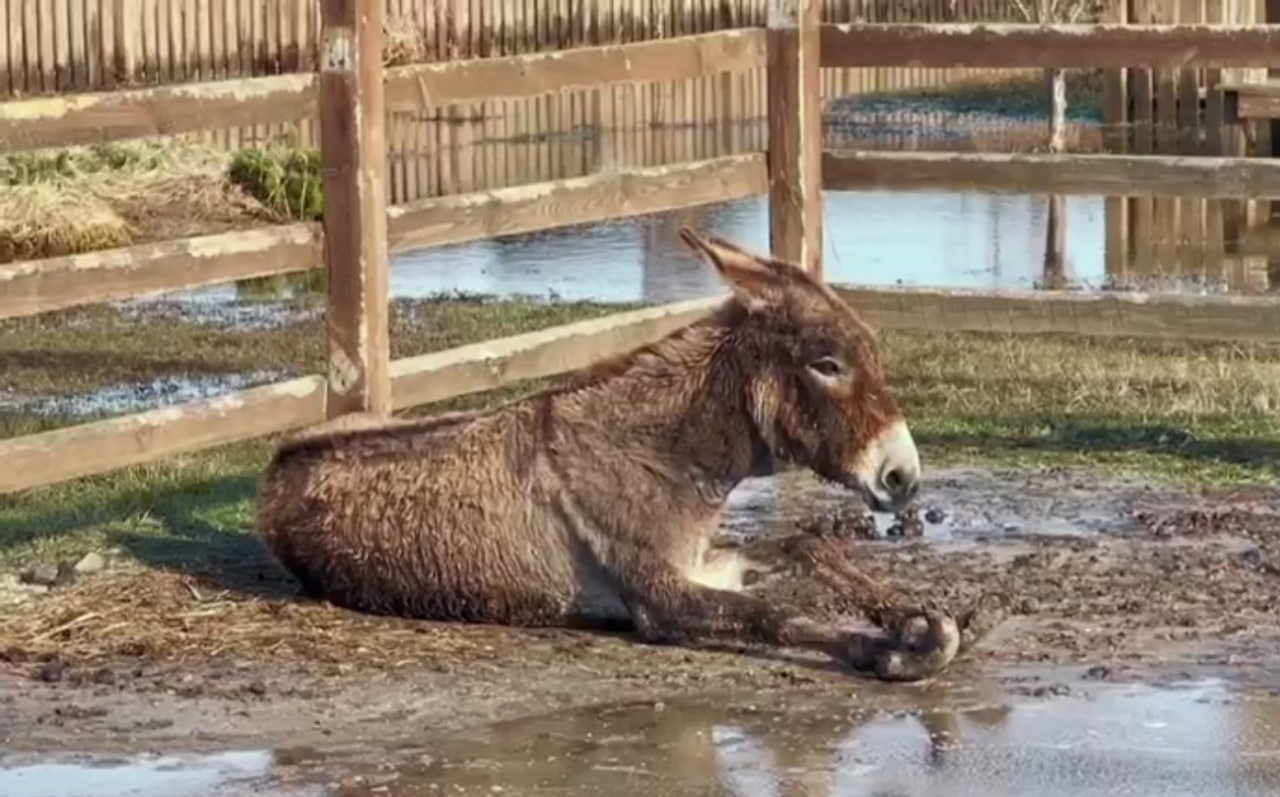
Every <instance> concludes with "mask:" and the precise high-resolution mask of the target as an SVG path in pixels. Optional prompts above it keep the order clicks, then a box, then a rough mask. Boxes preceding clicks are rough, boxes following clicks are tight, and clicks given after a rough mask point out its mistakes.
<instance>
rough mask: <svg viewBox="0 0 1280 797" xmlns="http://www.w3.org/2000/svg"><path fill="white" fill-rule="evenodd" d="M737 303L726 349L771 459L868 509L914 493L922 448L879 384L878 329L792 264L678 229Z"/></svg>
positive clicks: (894, 504) (892, 505)
mask: <svg viewBox="0 0 1280 797" xmlns="http://www.w3.org/2000/svg"><path fill="white" fill-rule="evenodd" d="M680 237H681V239H682V240H683V241H684V242H685V243H686V244H687V245H688V246H689V247H690V248H692V249H693V250H694V251H695V252H697V253H698V254H700V255H701V256H702V257H703V258H704V259H705V260H706V261H708V262H709V263H711V265H713V266H715V268H716V270H717V271H718V272H719V273H720V275H721V276H722V277H723V278H724V279H725V281H726V282H728V283H729V287H730V288H732V290H733V294H734V296H735V298H736V299H737V302H738V303H739V304H741V305H742V312H741V314H740V316H739V317H738V318H737V319H736V320H735V322H734V324H733V326H732V329H731V330H730V332H729V339H728V342H729V344H730V345H728V346H727V347H726V348H725V350H724V351H723V352H722V355H723V356H727V357H730V358H732V360H733V365H732V368H733V372H734V373H735V375H736V377H737V380H735V381H740V382H741V387H742V390H743V391H744V392H743V399H744V404H745V407H746V410H747V412H748V414H749V415H750V416H751V421H752V422H753V423H754V425H755V428H756V430H757V432H758V434H759V436H760V439H761V440H762V441H763V442H764V444H765V445H766V446H768V448H769V450H770V452H771V454H772V455H773V456H774V457H775V458H776V459H778V460H782V461H789V462H794V463H796V464H799V465H803V466H806V467H808V468H810V469H812V470H813V471H814V472H816V473H817V474H818V475H820V476H823V477H824V478H827V479H830V480H832V481H835V482H839V483H840V484H843V485H845V486H846V487H850V488H852V489H854V490H857V491H858V492H860V493H861V494H862V496H863V497H864V498H865V499H866V501H867V503H869V504H870V505H871V507H872V508H873V509H876V510H878V511H890V510H893V509H897V508H900V507H901V506H903V505H904V504H906V503H907V502H909V501H910V500H911V499H912V498H913V497H914V496H915V494H916V490H917V489H918V485H919V479H920V457H919V454H918V453H917V452H916V446H915V442H914V441H913V440H912V439H911V433H910V432H909V431H908V430H907V424H906V422H905V421H904V420H903V418H902V414H901V413H900V412H899V411H898V405H897V403H896V402H895V401H894V398H893V395H892V393H890V391H889V389H888V387H887V385H886V384H885V377H884V370H883V369H882V368H881V365H880V357H879V353H878V350H877V345H876V340H875V336H874V334H873V333H872V331H871V329H870V328H869V327H868V326H867V325H866V324H864V323H863V322H862V321H861V320H859V318H858V316H857V315H856V314H855V313H854V312H853V309H852V308H850V307H849V305H847V304H846V303H845V302H844V300H842V299H841V298H840V297H839V296H837V295H836V294H835V293H834V292H833V291H832V290H831V289H830V288H828V287H827V286H826V285H824V284H823V283H821V282H820V281H818V280H815V279H813V278H812V277H810V276H809V275H808V274H806V273H805V272H804V271H803V270H802V269H800V268H799V267H797V266H795V265H792V264H791V263H785V262H782V261H779V260H774V259H770V258H764V257H759V256H757V255H753V254H751V253H749V252H745V251H743V250H742V249H740V248H739V247H737V246H735V245H734V244H731V243H729V242H728V241H725V240H723V239H720V238H717V237H714V236H709V235H700V234H698V233H695V232H694V231H692V230H690V229H689V228H687V227H686V228H682V229H681V230H680Z"/></svg>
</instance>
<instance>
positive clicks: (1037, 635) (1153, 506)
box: [0, 469, 1280, 753]
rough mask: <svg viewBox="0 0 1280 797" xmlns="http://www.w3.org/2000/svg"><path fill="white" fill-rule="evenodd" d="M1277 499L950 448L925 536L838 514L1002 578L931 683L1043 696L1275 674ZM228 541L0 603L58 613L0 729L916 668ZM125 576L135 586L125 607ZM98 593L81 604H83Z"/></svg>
mask: <svg viewBox="0 0 1280 797" xmlns="http://www.w3.org/2000/svg"><path fill="white" fill-rule="evenodd" d="M848 502H849V498H848V497H847V496H846V495H844V494H842V493H840V491H839V490H838V488H832V487H826V486H822V485H819V484H817V483H816V482H814V481H813V480H812V479H810V478H809V477H808V476H806V475H803V474H786V475H784V476H782V477H779V478H778V479H777V480H768V481H760V482H753V483H749V484H747V485H744V486H743V487H741V488H740V489H739V491H738V492H736V493H735V494H734V496H733V497H732V499H731V507H730V510H729V511H728V512H727V514H726V520H725V529H726V534H727V535H729V536H731V537H733V538H735V539H736V538H741V537H744V536H753V535H757V534H767V533H774V532H775V531H777V530H778V529H786V528H790V527H793V526H795V525H797V524H805V523H811V522H812V519H813V518H814V517H830V515H831V513H832V512H838V513H845V514H846V515H848V513H849V512H850V511H851V510H850V505H849V503H848ZM1277 506H1280V504H1278V503H1277V502H1276V492H1275V491H1274V490H1271V489H1263V488H1251V489H1250V490H1249V491H1247V492H1241V491H1235V492H1225V491H1213V492H1209V491H1202V492H1199V493H1195V492H1188V491H1182V490H1175V489H1173V488H1168V487H1149V486H1144V485H1143V484H1142V483H1140V482H1138V481H1115V480H1102V479H1101V478H1099V477H1096V476H1092V475H1089V474H1087V473H1082V472H1073V471H1066V470H1062V469H1019V470H1016V471H1014V470H1004V471H1001V470H983V471H979V470H967V469H951V470H946V471H935V472H934V475H933V481H932V483H931V485H930V488H929V490H928V491H927V493H926V495H925V496H923V497H922V501H921V504H920V507H921V514H922V516H925V517H927V518H928V519H927V520H925V522H924V523H923V526H922V531H923V534H922V536H920V537H916V538H912V537H897V536H893V537H886V536H884V535H883V529H881V532H880V533H877V534H876V535H874V536H875V537H876V538H875V539H859V538H858V537H859V535H858V534H857V533H856V528H855V527H856V526H857V524H847V527H848V529H850V531H851V533H850V535H849V541H848V545H849V547H850V550H851V551H852V552H853V553H854V554H855V555H856V556H857V558H858V560H859V561H860V562H861V563H862V565H863V566H864V567H865V568H866V569H867V571H869V572H870V573H871V574H873V575H875V576H876V577H878V578H881V579H883V580H884V581H886V582H887V583H890V584H893V585H895V586H896V587H898V588H899V589H901V590H902V591H903V592H904V593H910V594H916V595H920V594H924V593H928V594H934V595H936V594H942V595H945V596H947V597H948V598H949V599H954V600H956V601H959V600H961V599H964V598H966V597H969V596H972V595H975V594H977V593H978V592H979V591H981V590H984V589H1000V590H1003V591H1006V592H1008V593H1010V594H1013V595H1016V596H1018V598H1019V600H1018V602H1017V606H1016V609H1017V612H1018V613H1017V614H1016V615H1015V616H1013V617H1011V618H1010V619H1009V620H1008V621H1007V622H1006V623H1004V624H1003V625H1002V626H1001V627H1000V628H998V629H997V631H996V632H995V633H994V634H993V635H992V636H991V637H989V638H988V639H987V640H986V642H985V643H984V645H983V646H982V647H981V649H979V650H977V651H975V652H974V653H973V655H971V656H970V657H969V659H968V660H966V661H963V662H957V663H956V664H955V665H954V666H953V668H952V669H951V670H950V671H949V672H948V673H947V675H946V676H945V677H944V678H943V679H941V680H942V681H945V682H946V683H947V684H949V685H950V688H963V687H964V686H965V685H966V684H973V683H977V682H982V683H984V684H987V685H988V686H990V685H996V686H998V687H999V689H1000V690H1002V691H1004V692H1005V693H1006V694H1007V693H1013V694H1023V695H1033V696H1046V695H1048V696H1052V695H1057V694H1069V693H1071V692H1072V691H1073V690H1079V689H1080V688H1082V686H1084V685H1087V682H1090V681H1132V680H1141V681H1147V682H1152V681H1163V680H1176V679H1180V678H1185V677H1199V676H1205V675H1214V676H1222V677H1226V678H1229V679H1231V680H1235V681H1239V682H1242V683H1246V684H1250V685H1252V686H1256V687H1261V688H1263V689H1267V690H1280V667H1276V666H1275V665H1276V663H1277V651H1280V613H1278V612H1277V607H1278V603H1280V548H1277V539H1278V537H1277V533H1276V532H1277V527H1278V523H1277V521H1278V520H1280V518H1278V517H1277V515H1276V514H1275V507H1277ZM930 521H935V522H930ZM837 525H839V524H837ZM882 525H883V524H882ZM245 555H246V556H250V555H251V554H248V553H246V554H245ZM245 565H246V567H247V568H248V569H247V570H246V571H245V572H247V573H250V574H251V575H252V574H253V573H254V572H255V569H256V577H257V578H258V579H259V582H260V583H259V586H258V587H255V588H246V589H244V590H243V591H240V592H236V591H233V590H228V589H225V588H224V587H223V586H222V585H220V583H219V582H218V581H217V580H216V578H214V576H213V575H210V576H209V578H207V579H200V578H195V579H193V578H191V577H189V576H179V575H176V574H169V573H164V572H160V571H155V570H141V569H139V568H137V567H135V566H129V565H127V564H122V563H118V564H116V565H114V566H112V567H110V568H108V569H107V570H106V571H104V572H103V573H100V574H97V575H94V576H92V577H87V578H83V579H80V580H78V581H77V582H75V583H73V584H70V585H68V586H65V587H60V588H55V589H54V590H53V591H52V592H50V593H49V594H47V595H43V596H38V597H36V598H34V599H32V600H31V601H29V602H27V603H26V604H21V605H13V606H10V607H7V609H8V610H9V611H16V612H36V611H37V610H38V611H39V612H40V614H41V616H46V617H56V616H58V615H56V614H50V613H49V610H50V609H51V608H52V607H54V606H56V605H57V603H58V602H64V603H65V604H66V608H67V610H68V613H67V614H64V615H62V616H64V617H68V618H69V619H67V620H65V621H64V622H63V623H62V624H61V625H60V626H59V625H55V626H53V627H50V628H46V629H44V630H43V631H41V632H39V633H34V634H27V635H26V636H25V637H24V638H22V639H10V640H5V643H6V644H5V646H4V649H3V653H0V659H2V661H3V663H0V728H2V729H3V732H2V733H3V743H4V746H5V748H6V749H7V750H10V751H14V752H21V751H31V752H35V751H41V752H45V753H48V752H51V751H55V750H75V751H94V752H103V753H109V752H112V751H120V752H123V751H125V750H136V749H138V748H139V747H140V746H141V747H143V748H163V749H165V750H167V751H176V750H185V749H220V748H228V747H231V748H235V747H245V746H260V745H271V746H284V747H288V748H300V749H301V748H308V747H312V746H314V747H324V746H326V745H338V746H344V747H359V746H361V745H370V744H372V745H375V746H376V747H377V748H378V749H380V750H383V751H385V750H387V749H392V748H394V747H395V746H396V745H397V744H400V743H408V742H409V741H410V740H412V741H413V742H415V743H422V742H423V740H424V738H431V737H432V736H434V735H444V734H448V733H451V732H456V731H460V730H464V729H466V728H473V727H477V726H480V725H484V724H487V723H492V722H495V721H500V720H506V719H511V718H515V717H520V716H528V715H534V714H542V713H547V712H552V711H558V710H563V709H567V708H572V707H575V706H584V705H590V704H595V703H604V702H617V701H643V700H664V699H675V698H678V697H680V696H682V695H684V696H689V695H704V696H705V695H714V694H717V693H727V694H732V695H736V696H739V697H741V696H742V695H744V694H748V695H751V696H753V699H755V698H759V699H760V700H767V699H769V696H770V695H773V696H777V695H781V694H786V693H788V692H789V691H792V690H803V691H804V692H806V693H809V694H814V693H816V694H819V695H820V694H823V693H829V694H830V695H831V696H832V698H833V699H837V698H838V699H839V700H841V701H847V700H848V699H849V698H850V696H852V695H860V694H861V695H866V696H867V697H868V699H874V701H876V702H877V704H878V705H892V704H893V703H894V701H895V700H899V699H905V698H904V697H903V696H908V695H910V694H912V693H913V692H918V691H919V690H920V689H924V688H936V684H935V685H934V686H933V687H930V686H928V685H915V686H896V687H888V688H887V687H884V686H883V685H880V684H877V683H874V682H871V681H869V680H867V679H865V678H863V677H860V676H857V675H853V674H850V673H849V672H847V671H843V670H841V669H840V668H839V667H838V666H833V665H831V664H829V663H827V662H823V661H819V660H817V659H813V658H806V657H803V656H801V657H793V658H790V659H782V658H779V657H777V655H776V654H775V655H774V656H772V657H770V656H768V655H766V654H757V655H750V656H744V655H738V654H737V653H735V652H732V651H723V650H721V651H714V650H697V651H693V650H684V649H677V648H667V647H657V646H646V645H641V644H637V643H635V642H633V641H631V640H629V639H627V638H624V637H614V636H607V635H600V634H589V633H576V632H568V631H517V630H507V629H496V628H480V627H463V626H440V625H433V624H426V623H411V622H401V621H396V620H387V619H381V618H372V617H366V616H359V615H354V614H352V613H349V612H344V611H341V610H337V609H334V608H332V607H328V606H325V605H318V604H305V603H302V602H300V601H299V600H298V599H296V598H294V597H293V596H292V595H291V594H290V588H289V586H288V585H287V583H285V582H283V581H280V580H279V576H278V574H277V573H278V571H276V570H275V569H274V567H273V566H272V565H271V563H270V562H269V561H267V560H266V559H265V558H263V559H261V560H257V561H254V562H249V563H245ZM246 583H247V582H246ZM263 585H268V586H266V587H264V586H263ZM793 592H794V594H792V597H795V596H796V595H798V594H800V593H803V592H804V590H803V589H801V590H798V591H794V590H793ZM122 594H124V595H134V596H136V599H137V602H136V603H135V604H134V605H133V606H132V608H130V607H128V606H127V605H125V604H122V603H121V599H120V596H121V595H122ZM95 596H100V603H101V606H100V608H101V612H100V613H99V612H94V611H92V610H90V611H85V610H84V607H86V606H88V607H93V606H94V605H95V604H94V601H95ZM108 596H110V597H108ZM122 605H123V606H124V607H125V608H123V609H120V612H121V613H117V614H114V615H111V616H110V617H106V616H87V615H95V614H105V613H107V612H109V611H110V609H111V607H112V606H115V607H117V608H118V607H120V606H122ZM108 620H110V622H108ZM245 629H256V630H255V631H253V632H252V633H250V631H246V630H245ZM113 642H118V643H119V644H114V645H113Z"/></svg>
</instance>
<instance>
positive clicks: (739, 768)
mask: <svg viewBox="0 0 1280 797" xmlns="http://www.w3.org/2000/svg"><path fill="white" fill-rule="evenodd" d="M993 689H994V688H992V689H984V688H982V687H981V686H977V687H975V686H972V685H971V686H968V687H964V688H958V687H950V686H944V685H924V686H920V687H917V688H914V689H913V688H906V689H897V690H894V689H891V688H883V687H879V686H876V685H866V684H862V685H859V687H858V688H857V689H851V690H850V694H849V695H848V696H847V697H845V698H843V699H841V698H837V697H833V696H832V695H830V694H824V695H815V694H806V693H803V692H801V693H792V694H785V693H784V694H773V695H770V696H765V697H764V698H763V699H760V698H759V696H756V695H752V694H750V693H745V694H744V693H735V694H730V695H719V696H716V697H714V698H711V697H703V698H699V699H687V700H676V701H667V702H654V701H645V702H637V703H631V704H614V705H607V706H596V707H593V708H590V709H578V710H573V711H566V712H560V713H552V714H545V715H541V716H537V717H532V718H525V719H521V720H515V721H509V722H503V723H497V724H493V725H489V726H487V727H484V728H482V729H478V730H474V731H472V732H469V733H467V734H465V735H459V736H453V737H449V738H444V739H439V740H436V741H434V742H433V743H431V744H423V745H421V746H409V747H404V748H401V749H397V750H394V751H389V750H362V751H358V752H355V751H351V750H345V751H342V750H336V751H334V752H326V751H324V750H318V749H299V748H292V749H291V748H278V749H275V750H272V751H266V750H259V751H247V752H238V753H227V754H220V755H217V756H208V757H203V758H192V759H185V758H159V759H138V760H130V761H127V762H114V763H113V762H97V763H92V764H91V763H86V762H79V763H76V762H56V763H48V762H43V763H37V764H30V763H25V764H24V763H20V764H17V765H7V766H6V768H3V769H0V793H4V794H6V795H11V796H12V797H115V795H122V794H126V793H128V794H140V795H151V794H156V795H159V794H165V795H173V797H179V796H180V795H185V794H193V795H194V794H201V795H219V796H221V795H227V796H230V795H241V794H259V795H273V796H275V797H286V795H287V796H288V797H295V796H300V795H317V797H319V796H320V795H323V796H324V797H374V795H379V796H381V797H418V795H423V796H424V797H425V796H426V795H437V794H459V795H470V794H476V795H480V794H484V795H494V794H507V795H543V794H546V795H552V794H554V795H611V796H612V795H616V797H626V796H627V795H637V797H639V796H640V795H643V796H644V797H649V796H650V795H654V794H660V795H663V796H664V797H667V796H670V797H678V796H679V795H734V797H765V796H766V795H769V796H770V797H772V795H807V796H809V797H828V796H829V797H837V796H839V797H845V796H846V795H847V796H848V797H853V795H897V796H898V797H914V796H915V795H968V794H975V795H976V794H983V795H1003V794H1009V795H1015V794H1016V795H1023V794H1036V795H1045V796H1046V797H1051V796H1052V795H1064V796H1065V795H1073V796H1076V795H1098V796H1099V797H1102V796H1103V795H1152V797H1179V796H1180V795H1187V796H1188V797H1193V796H1194V797H1206V796H1207V795H1246V794H1247V795H1271V794H1275V795H1280V700H1277V699H1276V698H1274V697H1269V696H1261V695H1257V694H1249V693H1247V692H1239V691H1233V690H1231V689H1229V688H1228V687H1227V686H1226V685H1224V684H1223V683H1222V682H1219V681H1214V680H1205V681H1198V682H1185V683H1180V684H1175V685H1170V686H1164V687H1153V686H1138V685H1105V684H1097V685H1094V686H1093V687H1091V688H1088V689H1084V688H1081V689H1078V690H1077V692H1076V693H1072V694H1069V695H1068V696H1065V697H1063V696H1061V693H1060V692H1051V693H1049V694H1048V696H1047V697H1044V698H1042V699H1026V698H1017V699H1009V698H1007V697H1004V696H1003V693H1000V692H994V693H993ZM1064 690H1065V691H1066V692H1071V690H1069V689H1065V687H1064Z"/></svg>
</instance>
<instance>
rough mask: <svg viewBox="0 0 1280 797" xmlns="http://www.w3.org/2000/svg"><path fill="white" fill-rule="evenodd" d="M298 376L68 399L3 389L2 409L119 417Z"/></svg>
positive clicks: (133, 388)
mask: <svg viewBox="0 0 1280 797" xmlns="http://www.w3.org/2000/svg"><path fill="white" fill-rule="evenodd" d="M295 375H296V374H294V373H292V372H290V371H284V370H271V369H268V370H258V371H249V372H247V373H232V374H178V375H172V376H160V377H156V378H155V379H148V380H144V381H134V382H121V383H119V384H115V385H108V386H106V387H103V388H99V389H97V390H91V391H89V392H87V393H75V394H72V395H68V396H28V395H24V394H21V393H13V392H6V391H3V390H0V410H11V411H16V412H24V413H30V414H32V415H56V416H61V417H85V416H91V415H100V414H108V415H119V414H124V413H134V412H142V411H144V410H152V409H157V408H160V407H169V406H173V405H176V404H186V403H188V402H192V401H200V400H202V399H208V398H213V397H215V396H220V395H223V394H224V393H230V392H233V391H236V390H243V389H245V388H248V387H253V386H255V385H266V384H270V383H272V382H279V381H282V380H285V379H289V378H292V377H293V376H295Z"/></svg>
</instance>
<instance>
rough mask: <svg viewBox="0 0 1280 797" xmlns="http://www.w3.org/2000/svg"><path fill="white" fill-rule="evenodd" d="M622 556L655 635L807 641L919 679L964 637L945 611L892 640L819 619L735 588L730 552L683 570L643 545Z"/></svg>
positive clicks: (634, 606)
mask: <svg viewBox="0 0 1280 797" xmlns="http://www.w3.org/2000/svg"><path fill="white" fill-rule="evenodd" d="M616 564H617V567H616V570H615V572H616V575H617V578H618V581H619V584H620V586H621V587H622V591H623V598H624V600H625V601H626V602H627V605H628V607H629V608H630V610H631V614H632V617H633V619H634V621H635V625H636V630H637V632H638V633H639V634H640V636H641V638H643V639H645V640H646V641H649V642H654V643H661V644H690V643H693V642H696V641H699V640H707V641H712V640H714V641H733V642H740V643H748V644H751V643H755V644H764V645H773V646H778V647H795V648H803V649H807V650H814V651H817V652H820V653H823V654H826V655H828V656H831V657H833V658H835V659H837V660H840V661H844V662H846V663H848V664H851V665H852V666H854V668H855V669H860V670H865V671H871V672H874V673H875V674H876V675H878V676H879V677H881V678H883V679H886V680H917V679H920V678H925V677H928V676H930V675H933V674H935V673H937V672H938V671H940V670H941V669H943V668H945V667H946V665H947V663H949V662H950V661H951V658H952V657H954V656H955V652H956V646H957V645H958V643H959V634H958V633H957V632H956V630H955V624H954V622H950V620H949V618H941V617H940V621H941V623H942V624H941V625H940V626H939V625H936V624H935V625H931V626H930V627H929V631H930V632H931V633H930V634H928V635H925V636H917V637H911V638H910V639H908V638H907V637H906V636H905V635H903V636H901V638H895V639H893V640H892V641H889V642H886V640H885V639H884V638H883V637H882V636H880V635H878V634H864V633H857V632H854V633H850V632H847V631H843V630H840V629H837V628H835V627H833V626H831V625H830V624H824V623H818V622H814V621H812V620H810V619H808V618H805V617H803V616H802V615H800V614H799V613H797V612H795V611H793V610H790V609H786V608H783V607H780V606H778V605H776V604H774V603H770V602H767V601H765V600H763V599H761V598H759V597H756V596H754V595H745V594H742V593H740V592H736V591H734V588H735V587H736V586H737V585H735V584H732V583H731V582H732V581H733V578H732V576H731V575H730V574H731V573H733V572H734V571H735V570H738V569H739V568H738V567H737V566H736V565H735V564H734V563H733V562H732V560H731V559H726V558H725V557H717V558H716V561H708V562H705V563H704V567H702V568H699V569H698V571H697V572H695V573H686V572H682V571H681V570H680V569H679V568H677V567H675V566H673V565H671V564H670V563H669V562H667V561H665V560H663V559H661V558H660V557H658V556H655V555H652V554H650V553H649V552H645V551H633V552H630V555H628V556H625V557H620V558H619V559H618V560H616ZM691 576H694V577H697V580H694V578H691ZM699 582H702V583H699ZM709 583H714V584H716V587H713V586H709ZM717 587H722V588H717ZM948 623H949V625H948Z"/></svg>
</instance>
